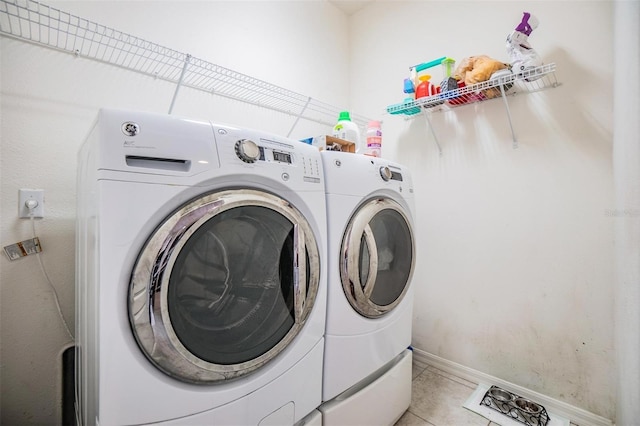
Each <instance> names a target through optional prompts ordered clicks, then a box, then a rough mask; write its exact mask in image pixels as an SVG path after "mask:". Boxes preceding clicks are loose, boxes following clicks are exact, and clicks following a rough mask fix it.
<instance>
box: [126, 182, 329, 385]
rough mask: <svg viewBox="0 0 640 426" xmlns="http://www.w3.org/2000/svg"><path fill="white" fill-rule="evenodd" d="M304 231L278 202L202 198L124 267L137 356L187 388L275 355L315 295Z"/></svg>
mask: <svg viewBox="0 0 640 426" xmlns="http://www.w3.org/2000/svg"><path fill="white" fill-rule="evenodd" d="M319 276H320V259H319V254H318V246H317V243H316V240H315V238H314V236H313V232H312V230H311V228H310V226H309V224H308V223H307V221H306V220H305V218H304V217H303V216H302V214H301V213H300V212H299V211H298V210H297V209H296V208H295V207H293V206H292V205H290V204H289V203H288V202H287V201H286V200H284V199H282V198H280V197H277V196H275V195H272V194H269V193H266V192H261V191H256V190H251V189H238V190H226V191H220V192H216V193H213V194H209V195H205V196H203V197H201V198H199V199H196V200H194V201H192V202H190V203H188V204H187V205H185V206H183V207H182V208H180V209H179V210H178V211H177V212H175V213H174V214H173V215H171V216H170V217H169V218H168V219H167V220H166V221H165V222H164V223H163V224H162V225H161V226H160V227H159V228H158V229H157V230H156V231H155V232H154V234H153V235H152V236H151V238H150V239H149V241H148V242H147V244H146V246H145V247H144V249H143V250H142V252H141V254H140V256H139V258H138V260H137V262H136V265H135V267H134V270H133V274H132V279H131V284H130V288H129V318H130V322H131V325H132V328H133V331H134V334H135V337H136V340H137V342H138V344H139V346H140V347H141V349H142V351H143V352H144V353H145V355H146V356H147V357H148V358H149V359H150V360H151V361H152V362H153V364H155V365H156V366H157V367H158V368H159V369H160V370H162V371H163V372H164V373H166V374H168V375H170V376H172V377H175V378H177V379H180V380H182V381H186V382H190V383H212V382H217V381H224V380H229V379H233V378H237V377H240V376H243V375H245V374H248V373H250V372H252V371H254V370H256V369H257V368H259V367H261V366H262V365H264V364H265V363H267V362H268V361H270V360H271V359H273V358H274V357H275V356H276V355H278V353H280V352H281V351H282V350H283V349H284V348H285V347H287V345H288V344H289V343H290V342H291V341H292V340H293V339H294V337H295V336H296V335H297V334H298V333H299V332H300V330H301V328H302V327H303V325H304V323H305V321H306V319H307V317H308V316H309V313H310V312H311V309H312V308H313V304H314V301H315V297H316V294H317V292H318V284H319Z"/></svg>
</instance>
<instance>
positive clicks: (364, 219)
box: [340, 197, 415, 318]
mask: <svg viewBox="0 0 640 426" xmlns="http://www.w3.org/2000/svg"><path fill="white" fill-rule="evenodd" d="M383 210H393V211H395V212H397V213H398V214H399V215H400V216H401V217H402V218H403V219H404V221H405V223H406V225H407V228H408V229H409V234H410V237H411V252H412V259H411V270H410V271H409V275H408V278H407V284H406V285H405V286H404V289H403V290H402V293H401V294H400V295H399V296H398V298H396V299H395V300H394V301H393V302H392V303H390V304H388V305H384V306H382V305H378V304H376V303H374V302H372V301H371V299H370V298H369V297H370V296H371V293H372V292H373V286H374V285H375V280H376V278H377V276H376V274H377V268H378V256H377V248H373V250H371V249H370V260H369V274H368V278H367V282H366V283H365V285H364V286H363V285H362V283H361V282H360V267H359V260H360V248H361V239H362V237H363V236H364V237H365V241H367V243H368V244H369V245H370V244H371V243H370V241H371V240H373V235H372V233H371V228H370V226H369V223H370V222H371V220H372V219H373V218H374V216H375V215H376V214H378V213H379V212H381V211H383ZM414 267H415V239H414V234H413V229H412V227H411V222H410V221H409V218H408V217H407V214H406V213H405V210H404V209H403V208H402V206H400V204H398V203H397V202H396V201H394V200H391V199H389V198H381V197H377V198H373V199H370V200H368V201H366V202H365V203H363V204H362V205H361V206H360V207H359V208H358V210H357V211H356V213H354V214H353V216H352V217H351V220H350V221H349V224H348V225H347V228H346V230H345V233H344V236H343V239H342V247H341V250H340V279H341V282H342V289H343V291H344V294H345V296H346V297H347V300H348V301H349V304H350V305H351V306H352V307H353V308H354V309H355V310H356V311H357V312H358V313H359V314H360V315H363V316H364V317H367V318H379V317H381V316H383V315H385V314H386V313H387V312H390V311H391V310H393V309H394V308H395V307H396V306H397V305H398V304H399V303H400V302H401V301H402V299H403V298H404V296H405V294H406V293H407V291H408V289H409V286H410V285H411V278H412V276H413V270H414ZM373 268H375V272H374V273H373V274H372V273H371V270H372V269H373Z"/></svg>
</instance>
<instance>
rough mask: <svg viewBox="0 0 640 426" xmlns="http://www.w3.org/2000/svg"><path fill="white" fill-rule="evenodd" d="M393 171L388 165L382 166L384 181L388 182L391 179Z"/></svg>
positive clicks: (381, 174) (381, 173) (381, 171)
mask: <svg viewBox="0 0 640 426" xmlns="http://www.w3.org/2000/svg"><path fill="white" fill-rule="evenodd" d="M391 176H392V173H391V169H390V168H389V167H387V166H384V167H380V177H381V178H382V180H383V181H385V182H388V181H389V179H391Z"/></svg>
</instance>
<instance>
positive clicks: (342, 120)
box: [333, 111, 361, 153]
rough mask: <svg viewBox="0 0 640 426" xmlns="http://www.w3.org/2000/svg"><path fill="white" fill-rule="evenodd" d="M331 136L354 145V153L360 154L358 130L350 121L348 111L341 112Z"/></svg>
mask: <svg viewBox="0 0 640 426" xmlns="http://www.w3.org/2000/svg"><path fill="white" fill-rule="evenodd" d="M333 136H334V137H336V138H340V139H344V140H346V141H349V142H353V143H354V144H355V145H356V153H358V152H360V148H361V147H360V128H359V127H358V125H357V124H356V123H354V122H353V121H351V116H350V115H349V111H341V112H340V117H339V118H338V122H337V123H336V125H335V126H333Z"/></svg>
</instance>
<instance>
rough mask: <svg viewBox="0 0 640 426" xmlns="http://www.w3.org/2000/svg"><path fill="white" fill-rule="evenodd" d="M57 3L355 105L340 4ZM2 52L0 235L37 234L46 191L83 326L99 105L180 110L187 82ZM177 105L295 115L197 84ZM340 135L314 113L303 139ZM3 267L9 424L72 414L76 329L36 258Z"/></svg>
mask: <svg viewBox="0 0 640 426" xmlns="http://www.w3.org/2000/svg"><path fill="white" fill-rule="evenodd" d="M49 4H50V5H51V6H54V7H57V8H60V9H62V10H66V11H68V12H72V13H74V14H77V15H79V16H82V17H84V18H87V19H90V20H93V21H97V22H99V23H102V24H105V25H107V26H110V27H113V28H116V29H118V30H121V31H124V32H127V33H130V34H133V35H136V36H139V37H141V38H143V39H146V40H150V41H154V42H156V43H159V44H162V45H165V46H168V47H171V48H173V49H175V50H178V51H181V52H185V53H190V54H192V55H193V56H195V57H198V58H200V59H204V60H206V61H209V62H213V63H216V64H219V65H222V66H225V67H228V68H231V69H233V70H235V71H238V72H242V73H245V74H248V75H251V76H253V77H257V78H260V79H263V80H266V81H268V82H270V83H274V84H277V85H280V86H283V87H286V88H288V89H290V90H294V91H297V92H300V93H303V94H305V95H309V96H312V97H314V98H316V99H319V100H322V101H325V102H328V103H331V104H333V105H336V106H337V107H340V106H345V105H346V103H347V100H348V99H347V96H348V95H347V75H348V69H347V66H348V58H347V55H348V45H347V43H346V42H345V40H346V39H347V25H346V22H347V18H346V16H345V15H344V14H343V13H342V12H340V11H338V10H337V9H336V8H335V7H333V6H332V5H330V4H328V3H326V2H310V3H308V2H307V3H299V2H122V1H117V2H106V1H99V2H84V1H80V2H51V3H49ZM320 47H322V49H321V48H320ZM327 47H330V49H327ZM0 60H1V69H0V73H1V79H2V81H1V86H0V90H1V91H0V95H1V101H0V116H1V120H2V123H1V126H2V127H1V143H0V160H1V166H0V173H1V199H0V202H1V209H0V215H1V219H0V236H1V238H0V240H1V242H2V245H3V246H5V245H8V244H12V243H15V242H18V241H22V240H25V239H27V238H30V237H31V234H32V233H31V226H30V223H29V221H28V220H24V219H19V218H18V217H17V212H18V190H19V189H20V188H40V189H44V190H45V213H46V217H45V218H44V219H41V220H40V219H38V220H37V221H36V231H37V235H38V236H39V238H40V240H41V243H42V246H43V249H44V251H43V252H42V255H41V256H42V262H43V264H44V265H45V268H46V270H47V272H48V274H49V276H50V277H51V280H52V282H53V284H54V285H55V286H56V288H57V291H58V293H59V296H60V304H61V307H62V312H63V313H64V315H65V317H66V319H67V321H68V322H69V325H70V327H71V328H72V330H73V328H74V249H75V210H76V206H75V193H76V190H75V187H76V155H77V150H78V148H79V146H80V144H81V143H82V141H83V139H84V137H85V136H86V134H87V132H88V131H89V128H90V126H91V124H92V121H93V120H94V118H95V116H96V113H97V111H98V108H100V107H115V108H126V109H140V110H148V111H154V112H167V111H168V110H169V105H170V104H171V99H172V97H173V93H174V89H175V86H174V85H172V84H169V83H166V82H162V81H157V80H154V79H153V78H149V77H146V76H143V75H138V74H135V73H132V72H130V71H127V70H123V69H118V68H115V67H113V66H109V65H105V64H101V63H96V62H93V61H89V60H86V59H83V58H81V57H79V58H76V57H74V56H73V55H69V54H66V53H60V52H57V51H52V50H49V49H45V48H42V47H38V46H34V45H32V44H27V43H24V42H22V41H17V40H13V39H8V38H5V37H2V38H0ZM327 63H331V64H332V66H331V67H326V66H324V65H323V64H327ZM173 113H174V115H182V116H186V117H192V118H198V119H210V120H212V121H216V122H222V123H229V124H237V125H240V126H246V127H252V128H258V129H263V130H266V131H271V132H275V133H278V134H287V133H288V132H289V130H290V129H291V127H292V125H293V123H294V121H295V117H292V116H289V115H285V114H280V113H275V112H272V111H269V110H266V109H264V108H257V107H253V106H251V105H247V104H242V103H239V102H233V101H229V100H226V99H224V98H220V97H217V96H213V95H211V94H207V93H199V92H195V91H193V90H190V89H188V88H183V89H181V90H180V93H179V95H178V98H177V101H176V104H175V107H174V111H173ZM336 118H337V117H336ZM329 130H330V129H325V128H319V127H318V126H317V125H311V124H309V123H305V122H302V121H301V122H300V123H299V125H298V126H296V128H295V130H294V133H293V134H292V136H293V137H307V136H311V135H315V134H321V133H324V132H327V131H329ZM0 271H1V276H0V322H1V329H0V339H1V344H2V354H1V360H0V362H1V365H2V368H1V370H0V374H1V380H0V382H1V389H0V395H1V398H2V406H1V407H0V411H1V416H2V417H1V421H0V423H2V424H7V425H9V424H21V425H22V424H53V423H55V422H59V421H60V405H59V403H60V398H61V394H60V386H61V358H60V355H61V352H62V350H63V349H64V348H65V347H66V346H67V345H68V343H69V338H68V336H67V335H66V333H65V331H64V328H63V326H62V323H61V321H60V319H59V318H58V314H57V311H56V307H55V304H54V301H53V297H52V293H51V290H50V289H49V287H48V285H47V283H46V281H45V279H44V277H43V275H42V272H41V271H40V269H39V266H38V262H37V259H36V258H35V257H34V256H30V257H26V258H23V259H20V260H16V261H13V262H11V261H9V260H8V259H7V257H6V256H4V254H3V255H2V256H0Z"/></svg>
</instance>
